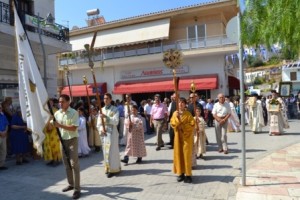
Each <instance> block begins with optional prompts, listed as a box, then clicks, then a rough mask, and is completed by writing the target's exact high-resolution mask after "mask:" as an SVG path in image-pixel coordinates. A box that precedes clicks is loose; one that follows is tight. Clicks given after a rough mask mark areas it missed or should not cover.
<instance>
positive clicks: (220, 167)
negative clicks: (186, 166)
mask: <svg viewBox="0 0 300 200" xmlns="http://www.w3.org/2000/svg"><path fill="white" fill-rule="evenodd" d="M228 168H232V166H230V165H197V166H196V167H194V168H193V170H205V169H228Z"/></svg>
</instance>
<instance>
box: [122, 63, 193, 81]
mask: <svg viewBox="0 0 300 200" xmlns="http://www.w3.org/2000/svg"><path fill="white" fill-rule="evenodd" d="M188 72H189V67H188V66H182V67H179V68H177V69H176V74H186V73H188ZM165 75H173V70H172V69H169V68H166V67H157V68H151V69H136V70H128V71H122V72H121V79H130V78H140V77H153V76H165Z"/></svg>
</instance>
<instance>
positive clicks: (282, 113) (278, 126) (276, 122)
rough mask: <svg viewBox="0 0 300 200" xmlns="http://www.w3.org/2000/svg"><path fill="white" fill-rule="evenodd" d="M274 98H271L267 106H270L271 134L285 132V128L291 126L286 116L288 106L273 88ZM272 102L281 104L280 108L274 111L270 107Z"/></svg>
mask: <svg viewBox="0 0 300 200" xmlns="http://www.w3.org/2000/svg"><path fill="white" fill-rule="evenodd" d="M271 93H272V98H271V99H270V100H269V102H268V105H267V108H268V112H269V114H268V116H270V118H269V119H270V131H269V135H270V136H272V135H281V134H282V133H283V129H284V128H289V124H288V120H287V116H286V111H287V110H286V106H285V103H284V101H283V100H282V98H280V97H279V96H278V93H277V92H276V90H271ZM271 104H279V110H278V111H274V110H271V109H270V105H271Z"/></svg>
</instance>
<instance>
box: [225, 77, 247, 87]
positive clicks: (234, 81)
mask: <svg viewBox="0 0 300 200" xmlns="http://www.w3.org/2000/svg"><path fill="white" fill-rule="evenodd" d="M228 87H229V89H235V90H240V80H239V79H238V78H236V77H234V76H228ZM244 88H245V89H247V86H246V85H244Z"/></svg>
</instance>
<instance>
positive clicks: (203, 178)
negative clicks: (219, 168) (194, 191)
mask: <svg viewBox="0 0 300 200" xmlns="http://www.w3.org/2000/svg"><path fill="white" fill-rule="evenodd" d="M192 178H193V184H199V183H207V182H223V183H232V182H233V179H234V178H235V177H234V176H213V175H212V176H209V175H204V176H201V175H200V176H193V177H192Z"/></svg>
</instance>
